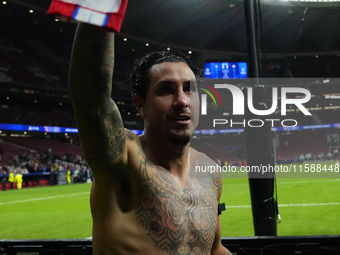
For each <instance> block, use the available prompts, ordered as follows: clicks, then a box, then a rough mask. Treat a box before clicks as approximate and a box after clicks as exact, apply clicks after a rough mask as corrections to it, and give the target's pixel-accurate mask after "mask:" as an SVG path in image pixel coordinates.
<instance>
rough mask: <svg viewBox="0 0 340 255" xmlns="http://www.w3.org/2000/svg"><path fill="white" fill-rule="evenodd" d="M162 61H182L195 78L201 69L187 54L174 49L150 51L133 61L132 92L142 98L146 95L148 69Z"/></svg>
mask: <svg viewBox="0 0 340 255" xmlns="http://www.w3.org/2000/svg"><path fill="white" fill-rule="evenodd" d="M163 62H174V63H179V62H184V63H186V64H187V65H188V66H189V68H190V69H191V70H192V72H193V73H194V75H195V77H196V79H198V78H200V77H201V69H199V68H198V67H196V66H195V65H194V64H193V63H192V61H191V60H190V59H189V56H187V55H185V54H183V53H181V52H179V51H174V50H171V51H170V50H168V51H157V52H151V53H147V54H146V55H144V56H143V57H141V58H139V59H137V60H135V61H134V66H133V69H132V71H131V74H130V83H131V87H132V93H133V94H138V95H139V96H141V97H142V98H145V97H146V94H147V91H148V83H149V78H150V77H149V73H150V69H151V67H152V66H154V65H156V64H160V63H163Z"/></svg>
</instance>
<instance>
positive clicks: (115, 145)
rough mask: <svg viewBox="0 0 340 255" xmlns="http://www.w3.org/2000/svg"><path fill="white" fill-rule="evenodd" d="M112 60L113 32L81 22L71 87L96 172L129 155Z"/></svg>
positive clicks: (86, 151) (87, 154) (87, 152)
mask: <svg viewBox="0 0 340 255" xmlns="http://www.w3.org/2000/svg"><path fill="white" fill-rule="evenodd" d="M113 64H114V34H113V33H109V32H106V31H103V30H102V29H99V28H97V27H95V26H91V25H88V24H79V25H78V28H77V32H76V35H75V40H74V45H73V50H72V57H71V68H70V77H69V88H70V93H71V98H72V102H73V107H74V112H75V115H76V120H77V126H78V130H79V135H80V139H81V143H82V149H83V153H84V155H85V158H86V161H87V162H88V163H89V165H90V166H91V168H92V169H93V171H94V174H96V172H99V171H100V172H104V171H106V170H107V169H108V168H110V167H111V166H112V165H116V164H117V163H122V162H123V161H124V160H126V157H127V156H126V155H127V153H126V148H125V133H124V126H123V121H122V119H121V116H120V113H119V110H118V108H117V105H116V104H115V103H114V102H113V101H112V99H111V89H112V75H113Z"/></svg>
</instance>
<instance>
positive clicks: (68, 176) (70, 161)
mask: <svg viewBox="0 0 340 255" xmlns="http://www.w3.org/2000/svg"><path fill="white" fill-rule="evenodd" d="M2 154H3V151H2V150H1V151H0V155H2ZM42 177H44V178H42ZM47 179H48V184H49V185H50V186H54V185H58V184H66V183H68V184H71V183H85V182H90V181H92V173H91V170H90V169H89V167H88V166H87V164H86V162H85V160H84V159H83V157H82V156H80V155H76V156H73V155H70V154H65V155H62V156H59V155H56V154H53V153H52V150H51V149H48V150H47V151H46V152H28V151H22V152H20V153H19V154H17V155H14V156H13V157H12V158H11V159H10V160H7V161H6V162H3V161H2V157H0V184H1V186H2V190H6V186H8V185H6V184H7V183H9V184H10V188H11V189H13V187H14V183H16V187H17V188H18V189H21V188H22V186H23V185H22V183H25V185H24V186H25V187H30V186H32V185H34V186H44V185H46V184H47V182H46V181H45V180H47Z"/></svg>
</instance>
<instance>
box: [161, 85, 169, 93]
mask: <svg viewBox="0 0 340 255" xmlns="http://www.w3.org/2000/svg"><path fill="white" fill-rule="evenodd" d="M161 92H162V93H170V92H171V87H170V86H163V87H162V88H161Z"/></svg>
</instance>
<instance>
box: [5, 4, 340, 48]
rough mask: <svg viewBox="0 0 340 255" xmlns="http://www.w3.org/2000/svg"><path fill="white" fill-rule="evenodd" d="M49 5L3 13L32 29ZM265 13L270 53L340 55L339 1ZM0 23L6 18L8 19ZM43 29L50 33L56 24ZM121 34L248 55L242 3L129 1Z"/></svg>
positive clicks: (272, 7)
mask: <svg viewBox="0 0 340 255" xmlns="http://www.w3.org/2000/svg"><path fill="white" fill-rule="evenodd" d="M50 2H51V1H50V0H25V1H24V0H11V1H7V5H6V7H5V6H2V8H0V9H1V12H2V13H1V14H2V16H3V15H4V14H7V15H5V16H7V19H8V13H12V15H13V13H17V14H19V13H22V15H16V17H13V16H12V21H13V19H16V21H15V22H18V23H20V22H21V23H22V24H26V25H27V23H30V22H32V24H33V20H32V19H36V17H34V15H31V16H29V13H28V11H27V10H28V9H33V10H34V11H37V12H40V13H41V14H43V13H46V11H47V8H48V6H49V4H50ZM19 9H20V10H19ZM261 13H262V15H261V16H262V24H263V36H264V41H265V51H266V53H267V54H275V55H291V54H304V55H305V54H334V53H337V52H340V2H338V1H336V0H332V1H328V2H327V1H324V0H323V1H317V0H314V1H312V0H310V1H306V0H305V1H302V0H295V1H284V0H262V1H261ZM1 20H5V18H4V16H3V18H2V19H1ZM31 20H32V21H31ZM34 21H35V20H34ZM52 21H53V20H52V19H51V23H54V22H52ZM59 23H60V22H59ZM41 25H42V26H44V25H45V26H46V29H49V30H52V29H53V26H56V24H54V25H53V26H52V25H51V24H47V23H46V24H41ZM59 26H60V25H59ZM73 29H74V26H63V30H64V34H67V30H71V31H70V34H73ZM58 30H59V29H58ZM300 30H301V32H300ZM121 35H122V36H126V37H128V38H129V37H130V38H134V39H139V40H141V41H144V42H148V43H150V44H153V45H158V46H162V47H174V48H183V49H190V50H192V51H193V52H195V51H196V52H197V51H199V52H202V51H223V52H231V53H233V54H236V55H237V54H241V55H245V54H246V52H247V41H246V31H245V17H244V8H243V1H242V0H224V1H222V0H186V1H182V0H163V1H155V0H143V1H140V0H129V4H128V8H127V12H126V17H125V19H124V22H123V25H122V29H121Z"/></svg>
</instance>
